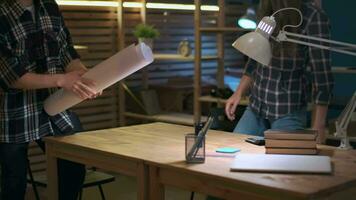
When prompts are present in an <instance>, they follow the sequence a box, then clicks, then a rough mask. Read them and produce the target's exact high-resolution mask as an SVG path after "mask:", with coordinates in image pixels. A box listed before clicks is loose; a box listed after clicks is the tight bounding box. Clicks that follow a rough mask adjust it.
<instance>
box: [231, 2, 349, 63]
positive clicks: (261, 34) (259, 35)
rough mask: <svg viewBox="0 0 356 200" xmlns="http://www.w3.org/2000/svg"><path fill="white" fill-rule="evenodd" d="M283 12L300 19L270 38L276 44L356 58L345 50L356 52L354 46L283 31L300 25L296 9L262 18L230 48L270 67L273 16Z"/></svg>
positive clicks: (273, 25)
mask: <svg viewBox="0 0 356 200" xmlns="http://www.w3.org/2000/svg"><path fill="white" fill-rule="evenodd" d="M284 10H295V11H297V12H298V13H299V15H300V18H301V20H300V23H299V24H298V25H285V26H284V27H283V28H282V30H281V31H280V32H279V34H278V36H277V37H276V38H273V37H272V39H274V40H276V41H277V42H292V43H296V44H302V45H306V46H312V47H316V48H320V49H327V50H330V51H335V52H339V53H344V54H349V55H352V56H356V52H353V51H349V50H346V49H352V50H356V45H354V44H349V43H345V42H339V41H333V40H327V39H323V38H318V37H312V36H308V35H302V34H297V33H290V32H287V31H285V29H286V28H288V27H295V28H296V27H299V26H300V25H301V24H302V22H303V16H302V13H301V12H300V10H298V9H297V8H283V9H280V10H278V11H276V12H275V13H273V14H272V15H271V16H266V17H263V18H262V20H261V21H260V23H259V24H258V26H257V28H256V29H255V31H254V32H250V33H247V34H245V35H243V36H241V37H239V38H238V39H237V40H236V41H235V42H234V43H233V44H232V46H233V47H234V48H236V49H237V50H239V51H241V52H242V53H243V54H245V55H247V56H248V57H250V58H252V59H253V60H255V61H257V62H259V63H261V64H263V65H267V66H268V65H270V62H271V58H272V51H271V44H270V42H269V38H270V37H271V35H272V33H273V30H274V28H275V27H276V21H275V18H274V15H275V14H277V13H278V12H281V11H284ZM290 37H296V38H301V39H307V40H309V41H308V42H306V41H302V40H298V39H292V38H290ZM312 41H319V42H323V43H329V44H335V45H339V46H340V47H330V46H325V45H321V44H315V43H312Z"/></svg>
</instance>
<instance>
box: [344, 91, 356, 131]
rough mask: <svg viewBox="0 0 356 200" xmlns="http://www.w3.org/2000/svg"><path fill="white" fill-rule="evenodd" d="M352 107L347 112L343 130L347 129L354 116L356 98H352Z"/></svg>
mask: <svg viewBox="0 0 356 200" xmlns="http://www.w3.org/2000/svg"><path fill="white" fill-rule="evenodd" d="M350 104H351V105H350V107H349V110H348V112H347V115H346V117H345V122H344V124H343V128H345V130H346V129H347V127H348V125H349V123H350V121H351V117H352V114H353V113H354V110H355V108H356V98H352V99H351V102H350Z"/></svg>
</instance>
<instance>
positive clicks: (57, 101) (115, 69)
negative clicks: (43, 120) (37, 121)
mask: <svg viewBox="0 0 356 200" xmlns="http://www.w3.org/2000/svg"><path fill="white" fill-rule="evenodd" d="M152 62H153V54H152V51H151V49H150V48H149V47H148V46H147V45H145V44H144V43H139V44H138V45H136V46H135V45H131V46H129V47H127V48H125V49H123V50H122V51H120V52H118V53H116V54H115V55H113V56H112V57H110V58H108V59H107V60H104V61H103V62H101V63H99V64H98V65H96V66H95V67H94V68H92V69H90V70H89V71H88V72H86V73H85V74H84V75H83V77H85V78H88V79H91V80H94V81H95V82H96V87H95V88H93V89H95V90H96V91H102V90H104V89H105V88H107V87H109V86H111V85H113V84H114V83H116V82H118V81H120V80H122V79H123V78H125V77H127V76H129V75H130V74H132V73H134V72H136V71H137V70H139V69H141V68H143V67H145V66H147V65H148V64H150V63H152ZM81 101H83V100H82V99H81V98H79V97H78V96H77V95H76V94H74V93H73V92H70V91H66V90H64V89H60V90H58V91H57V92H55V93H54V94H52V95H51V96H49V97H48V98H47V99H46V100H45V102H44V109H45V111H46V112H47V113H48V114H49V115H50V116H53V115H56V114H58V113H60V112H63V111H64V110H66V109H68V108H70V107H72V106H74V105H76V104H78V103H80V102H81Z"/></svg>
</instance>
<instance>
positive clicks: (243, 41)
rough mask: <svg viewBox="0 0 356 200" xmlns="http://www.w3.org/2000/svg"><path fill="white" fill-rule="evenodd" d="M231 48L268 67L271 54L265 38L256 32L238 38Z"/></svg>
mask: <svg viewBox="0 0 356 200" xmlns="http://www.w3.org/2000/svg"><path fill="white" fill-rule="evenodd" d="M232 46H233V47H234V48H235V49H237V50H239V51H240V52H241V53H243V54H245V55H246V56H248V57H250V58H251V59H253V60H255V61H256V62H259V63H261V64H263V65H267V66H268V65H269V64H270V61H271V58H272V52H271V45H270V43H269V41H268V39H267V38H266V37H264V36H263V35H261V34H260V33H258V32H250V33H247V34H245V35H243V36H241V37H239V38H238V39H237V40H236V41H235V42H234V43H233V44H232Z"/></svg>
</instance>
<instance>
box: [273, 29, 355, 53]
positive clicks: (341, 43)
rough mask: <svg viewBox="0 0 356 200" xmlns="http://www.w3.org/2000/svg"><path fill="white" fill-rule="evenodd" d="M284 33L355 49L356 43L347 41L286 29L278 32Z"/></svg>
mask: <svg viewBox="0 0 356 200" xmlns="http://www.w3.org/2000/svg"><path fill="white" fill-rule="evenodd" d="M283 33H284V34H285V35H289V36H293V37H299V38H305V39H308V40H316V41H321V42H327V43H330V44H337V45H341V46H347V47H351V48H354V49H356V45H355V44H350V43H347V42H340V41H335V40H328V39H324V38H318V37H314V36H309V35H302V34H298V33H291V32H288V31H281V32H280V34H283Z"/></svg>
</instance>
